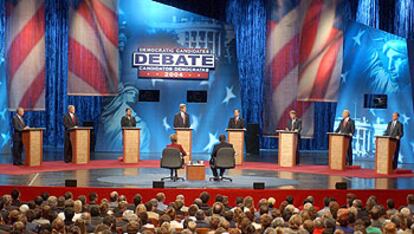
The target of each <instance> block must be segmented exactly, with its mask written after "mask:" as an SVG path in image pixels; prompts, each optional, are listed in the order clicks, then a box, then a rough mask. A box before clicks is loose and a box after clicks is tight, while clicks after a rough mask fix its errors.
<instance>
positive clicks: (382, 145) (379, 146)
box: [375, 136, 397, 175]
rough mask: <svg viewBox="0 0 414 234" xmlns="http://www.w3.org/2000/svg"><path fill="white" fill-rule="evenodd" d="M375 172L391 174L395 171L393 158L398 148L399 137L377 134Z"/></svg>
mask: <svg viewBox="0 0 414 234" xmlns="http://www.w3.org/2000/svg"><path fill="white" fill-rule="evenodd" d="M375 148H376V150H375V172H376V173H378V174H383V175H389V174H392V173H393V171H394V170H393V169H392V160H393V157H394V153H395V150H396V148H397V139H395V138H392V137H389V136H377V137H376V139H375Z"/></svg>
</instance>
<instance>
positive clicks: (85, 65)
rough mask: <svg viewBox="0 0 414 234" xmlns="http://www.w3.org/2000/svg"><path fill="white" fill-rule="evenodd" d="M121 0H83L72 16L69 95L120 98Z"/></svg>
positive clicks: (73, 10)
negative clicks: (119, 27)
mask: <svg viewBox="0 0 414 234" xmlns="http://www.w3.org/2000/svg"><path fill="white" fill-rule="evenodd" d="M118 57H119V55H118V15H117V0H81V1H80V2H79V3H78V4H76V5H74V6H73V8H72V9H71V13H70V34H69V78H68V94H69V95H93V96H106V95H116V93H117V89H118V79H119V76H118V74H119V71H118V63H119V62H118V60H119V59H118Z"/></svg>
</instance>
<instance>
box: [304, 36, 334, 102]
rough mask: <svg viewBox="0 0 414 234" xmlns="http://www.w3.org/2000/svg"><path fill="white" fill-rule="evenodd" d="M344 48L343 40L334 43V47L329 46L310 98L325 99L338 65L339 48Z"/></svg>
mask: <svg viewBox="0 0 414 234" xmlns="http://www.w3.org/2000/svg"><path fill="white" fill-rule="evenodd" d="M341 46H342V40H341V38H338V39H336V40H335V41H334V43H333V45H331V46H329V48H328V50H327V51H326V53H325V54H324V55H323V58H322V60H321V64H323V65H322V66H319V69H318V73H317V75H316V80H315V82H314V85H313V89H312V92H311V95H310V98H313V97H316V98H321V99H322V98H323V96H322V95H324V94H325V93H326V92H327V89H328V86H329V80H330V79H331V78H332V74H333V71H334V68H335V65H336V58H337V56H336V55H337V54H338V52H339V48H340V47H341Z"/></svg>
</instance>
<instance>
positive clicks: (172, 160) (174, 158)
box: [161, 148, 184, 182]
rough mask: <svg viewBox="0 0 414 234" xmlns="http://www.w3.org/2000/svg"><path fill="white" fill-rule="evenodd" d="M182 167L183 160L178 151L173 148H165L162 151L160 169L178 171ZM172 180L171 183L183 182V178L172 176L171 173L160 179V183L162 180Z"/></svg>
mask: <svg viewBox="0 0 414 234" xmlns="http://www.w3.org/2000/svg"><path fill="white" fill-rule="evenodd" d="M182 167H183V159H182V157H181V153H180V151H179V150H178V149H175V148H166V149H164V150H163V151H162V158H161V168H166V169H170V170H178V169H181V168H182ZM167 179H169V180H172V181H174V182H175V181H178V180H183V181H184V178H183V177H178V175H177V176H173V174H172V173H171V175H170V176H167V177H163V178H161V181H164V180H167Z"/></svg>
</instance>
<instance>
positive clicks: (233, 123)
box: [227, 109, 244, 129]
mask: <svg viewBox="0 0 414 234" xmlns="http://www.w3.org/2000/svg"><path fill="white" fill-rule="evenodd" d="M233 114H234V117H233V118H230V120H229V123H228V124H227V128H230V129H244V120H243V119H242V118H241V117H240V110H239V109H235V110H234V112H233Z"/></svg>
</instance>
